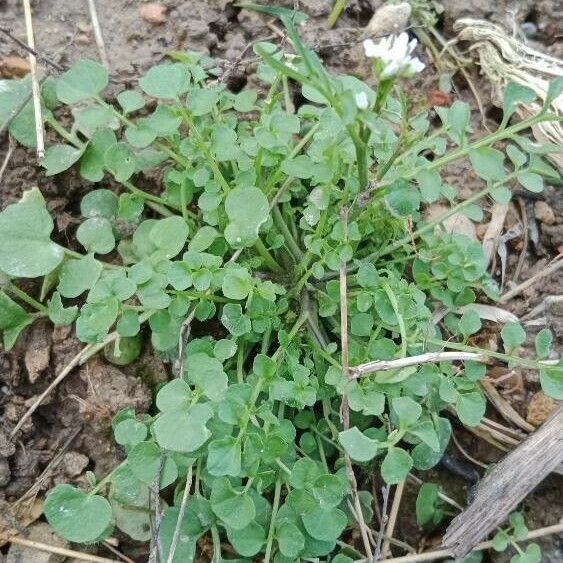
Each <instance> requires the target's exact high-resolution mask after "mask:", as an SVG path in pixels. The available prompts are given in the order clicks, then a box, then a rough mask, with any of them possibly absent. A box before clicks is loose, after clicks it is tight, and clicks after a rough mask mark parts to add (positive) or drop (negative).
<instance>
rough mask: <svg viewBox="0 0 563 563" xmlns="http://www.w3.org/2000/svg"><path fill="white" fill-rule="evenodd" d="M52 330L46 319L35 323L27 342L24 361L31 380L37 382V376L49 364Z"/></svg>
mask: <svg viewBox="0 0 563 563" xmlns="http://www.w3.org/2000/svg"><path fill="white" fill-rule="evenodd" d="M49 335H50V331H49V329H48V326H47V323H46V322H45V321H40V322H36V323H34V324H33V326H32V329H31V331H30V333H29V336H28V338H27V342H26V349H25V355H24V363H25V367H26V369H27V373H28V375H29V381H30V382H31V383H35V381H36V380H37V378H38V377H39V376H40V375H41V373H42V372H43V371H45V370H46V369H47V367H48V366H49V360H50V357H51V341H50V338H49Z"/></svg>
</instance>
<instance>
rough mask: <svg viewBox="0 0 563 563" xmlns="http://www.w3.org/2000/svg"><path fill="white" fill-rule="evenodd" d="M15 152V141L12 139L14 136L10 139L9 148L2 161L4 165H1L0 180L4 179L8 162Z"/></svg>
mask: <svg viewBox="0 0 563 563" xmlns="http://www.w3.org/2000/svg"><path fill="white" fill-rule="evenodd" d="M13 152H14V142H13V141H12V137H10V138H9V139H8V150H7V151H6V156H5V157H4V160H3V161H2V166H1V167H0V182H1V181H2V176H4V172H6V168H7V167H8V163H9V162H10V158H12V154H13Z"/></svg>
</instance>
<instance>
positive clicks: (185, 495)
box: [166, 465, 193, 563]
mask: <svg viewBox="0 0 563 563" xmlns="http://www.w3.org/2000/svg"><path fill="white" fill-rule="evenodd" d="M192 476H193V466H191V465H190V468H189V469H188V474H187V475H186V486H185V487H184V493H183V494H182V502H181V504H180V510H179V512H178V520H176V527H175V528H174V534H173V536H172V543H171V544H170V551H169V552H168V559H167V560H166V563H172V561H174V554H175V553H176V547H177V546H178V539H179V538H180V528H181V527H182V522H183V521H184V514H185V513H186V505H187V503H188V496H189V494H190V489H191V488H192Z"/></svg>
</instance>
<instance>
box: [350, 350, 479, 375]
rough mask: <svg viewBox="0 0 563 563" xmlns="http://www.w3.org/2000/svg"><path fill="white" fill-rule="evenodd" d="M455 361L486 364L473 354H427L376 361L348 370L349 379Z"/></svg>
mask: <svg viewBox="0 0 563 563" xmlns="http://www.w3.org/2000/svg"><path fill="white" fill-rule="evenodd" d="M456 360H471V361H473V362H486V361H487V357H486V356H484V355H482V354H476V353H475V352H428V353H426V354H420V355H419V356H411V357H410V358H398V359H396V360H376V361H374V362H367V363H365V364H361V365H359V366H356V367H353V368H350V374H351V376H352V377H351V379H358V378H359V377H362V376H364V375H367V374H370V373H373V372H374V371H385V370H388V369H396V368H404V367H408V366H416V365H418V364H428V363H437V362H453V361H456Z"/></svg>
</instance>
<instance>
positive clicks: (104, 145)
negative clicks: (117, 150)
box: [80, 127, 117, 182]
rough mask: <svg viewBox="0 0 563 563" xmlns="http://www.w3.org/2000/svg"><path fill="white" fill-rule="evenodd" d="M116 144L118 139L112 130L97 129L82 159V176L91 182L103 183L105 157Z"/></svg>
mask: <svg viewBox="0 0 563 563" xmlns="http://www.w3.org/2000/svg"><path fill="white" fill-rule="evenodd" d="M115 144H117V138H116V136H115V133H114V132H113V131H112V130H111V129H109V128H107V127H103V128H101V129H97V130H96V132H95V133H94V135H93V136H92V138H91V139H90V142H89V143H88V146H87V147H86V150H85V151H84V153H83V154H82V157H81V158H80V175H81V176H82V177H83V178H84V179H86V180H89V181H90V182H99V181H101V180H102V179H103V178H104V169H105V161H104V155H105V154H106V151H107V150H108V149H109V147H111V146H113V145H115Z"/></svg>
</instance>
